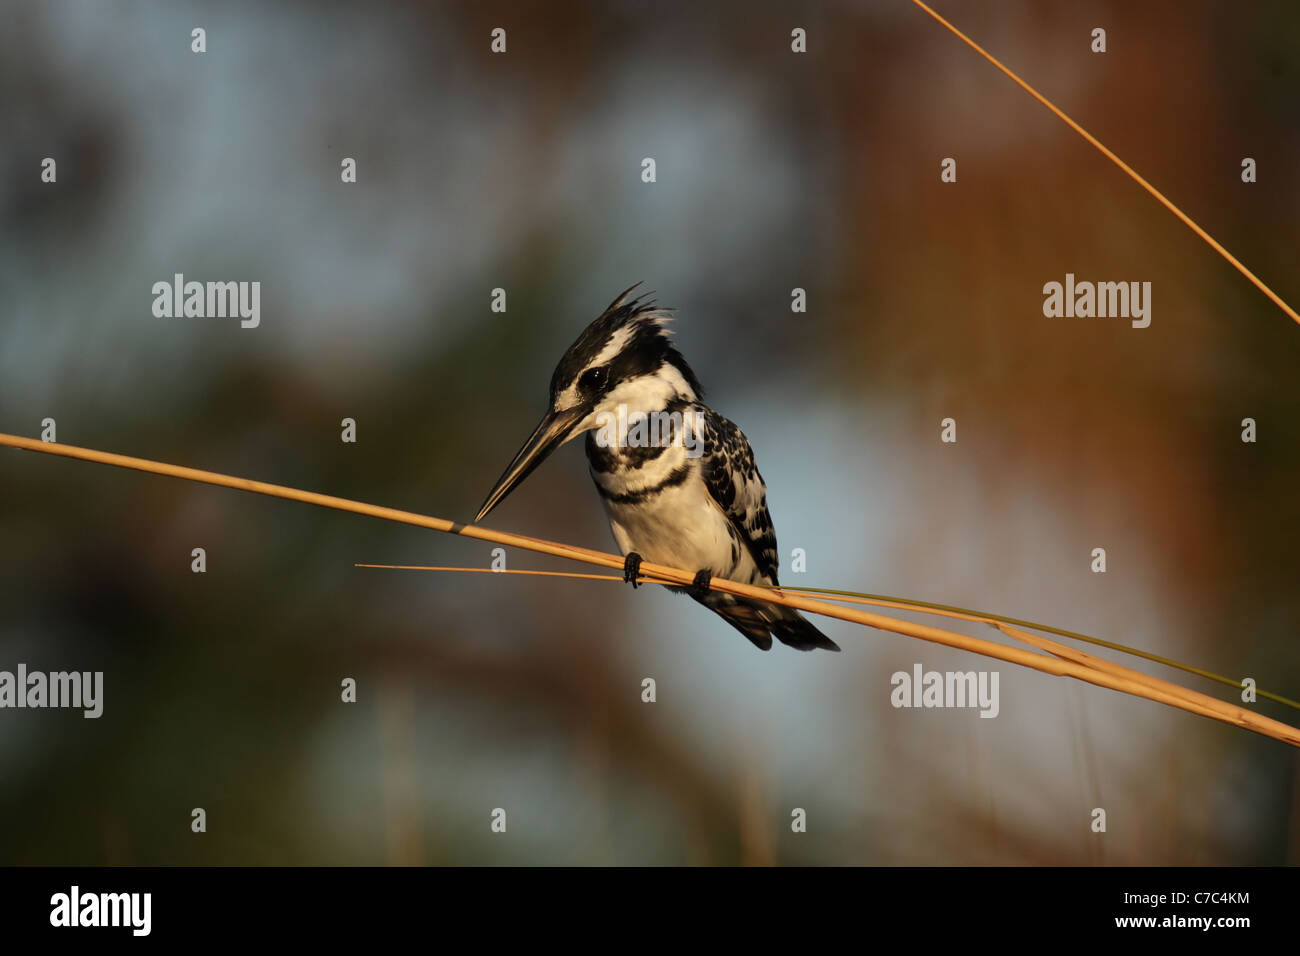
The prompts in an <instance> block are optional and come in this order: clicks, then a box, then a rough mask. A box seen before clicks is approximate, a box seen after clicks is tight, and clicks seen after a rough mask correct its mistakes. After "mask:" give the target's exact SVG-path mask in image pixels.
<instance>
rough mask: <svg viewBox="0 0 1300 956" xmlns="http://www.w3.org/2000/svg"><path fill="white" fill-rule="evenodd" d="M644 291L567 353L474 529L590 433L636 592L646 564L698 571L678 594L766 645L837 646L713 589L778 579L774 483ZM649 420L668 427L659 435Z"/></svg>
mask: <svg viewBox="0 0 1300 956" xmlns="http://www.w3.org/2000/svg"><path fill="white" fill-rule="evenodd" d="M635 288H636V286H633V287H632V288H631V289H628V290H626V291H625V292H623V294H622V295H620V296H619V297H618V298H617V299H615V300H614V301H613V302H612V303H610V305H609V307H608V308H607V309H605V311H604V312H603V313H602V314H601V315H600V317H599V318H597V319H596V321H594V322H592V323H591V325H589V326H587V329H586V331H584V332H583V333H582V335H580V336H578V340H577V341H576V342H574V343H573V344H572V345H571V346H569V348H568V350H567V351H566V352H565V353H564V356H563V357H562V358H561V359H560V364H559V365H557V366H556V368H555V373H554V374H553V375H552V376H551V390H550V401H549V407H548V408H547V411H546V415H545V416H544V417H543V418H542V420H541V422H540V423H539V424H538V426H537V427H536V428H535V429H534V430H533V433H532V435H530V436H529V438H528V440H527V441H526V442H524V446H523V448H521V449H520V450H519V453H518V454H517V455H515V457H514V459H513V460H512V461H511V462H510V464H509V465H508V466H507V467H506V470H505V472H504V473H503V474H502V475H501V478H500V479H499V480H498V481H497V483H496V486H495V487H494V488H493V489H492V491H491V492H490V493H489V494H488V496H487V499H486V500H485V501H484V502H483V507H482V508H481V509H479V513H478V517H477V518H475V519H474V520H475V522H478V521H482V520H483V518H484V517H486V516H487V514H488V512H490V511H491V510H492V509H493V508H495V507H496V506H497V505H498V504H500V503H501V502H502V501H503V500H504V499H505V497H506V496H507V495H508V494H510V492H511V491H513V490H514V489H515V488H516V487H517V486H518V485H519V484H520V483H521V482H522V481H523V480H524V479H525V478H527V477H528V476H529V475H530V474H532V471H533V469H534V468H536V467H537V466H538V465H539V464H541V463H542V462H543V461H544V460H545V459H546V458H547V456H548V455H550V454H551V452H553V451H554V450H555V449H556V448H559V447H560V446H561V445H563V444H564V443H565V442H567V441H569V440H570V439H572V438H576V437H577V436H578V435H580V434H583V433H584V432H585V433H586V435H587V442H586V444H587V461H588V463H589V465H590V469H591V477H592V479H593V480H594V481H595V483H596V490H597V491H598V492H600V496H601V499H602V500H603V501H604V504H605V512H606V514H607V516H608V518H609V524H610V528H611V529H612V530H613V532H614V540H615V541H616V542H617V543H618V547H619V550H620V551H622V553H623V554H624V555H625V556H626V560H625V562H624V566H623V577H624V579H625V580H627V581H629V582H631V584H632V585H633V586H634V587H635V586H636V585H637V583H638V582H637V572H638V568H639V566H640V564H641V561H642V559H643V558H644V559H646V560H649V561H651V562H654V563H656V564H664V565H668V566H669V567H674V568H687V569H699V571H698V573H697V574H696V576H695V581H694V584H693V585H692V587H690V588H689V589H683V588H677V587H670V590H674V591H681V590H686V591H688V593H690V594H691V596H692V597H694V598H695V600H697V601H699V602H700V603H701V604H703V605H705V606H706V607H708V608H711V609H712V610H714V611H716V612H717V613H718V614H720V615H721V616H722V617H724V618H725V619H726V620H727V623H729V624H731V625H732V626H733V627H735V628H736V630H738V631H740V633H742V634H744V635H745V637H747V638H749V640H751V641H752V642H753V643H754V644H756V645H757V646H758V647H760V648H762V649H763V650H768V649H769V648H771V646H772V638H773V637H775V638H776V639H777V640H778V641H780V642H781V643H783V644H788V645H789V646H791V647H795V648H798V649H799V650H801V651H809V650H812V649H814V648H818V647H822V648H825V649H827V650H831V651H838V650H839V647H838V646H837V645H836V644H835V642H834V641H832V640H831V639H830V638H828V637H826V635H824V634H822V633H821V631H819V630H817V628H815V627H813V625H812V624H811V623H809V622H808V621H807V620H805V619H804V618H803V616H801V615H800V614H799V612H798V611H795V610H793V609H791V608H787V607H784V606H782V605H779V604H771V603H767V602H761V601H750V600H746V599H744V598H738V597H735V596H733V595H730V594H724V593H722V592H720V591H712V590H709V587H708V582H709V579H710V577H711V576H713V575H717V576H719V577H723V578H727V579H729V580H732V581H741V582H744V583H746V584H759V585H763V584H771V585H775V584H776V583H777V577H776V572H777V563H778V561H777V549H776V532H775V531H774V530H773V528H772V519H771V518H770V517H768V513H767V495H766V487H765V485H764V484H763V476H762V475H760V474H759V473H758V468H757V467H756V466H755V464H754V453H753V451H752V450H751V449H750V447H749V442H748V441H747V440H746V438H745V436H744V434H743V433H742V432H741V430H740V429H739V428H737V427H736V426H735V425H733V424H732V423H731V422H729V421H728V420H727V419H725V418H723V417H722V416H721V415H719V414H718V413H717V412H715V411H714V410H713V409H711V408H709V407H708V406H707V405H705V404H704V403H703V402H702V401H700V398H701V396H702V394H703V389H702V388H701V387H700V382H699V379H697V378H696V377H695V373H694V372H692V371H691V368H690V366H689V365H687V364H686V360H685V359H684V358H682V354H681V353H680V352H678V351H677V349H676V348H674V347H673V345H672V343H671V341H670V340H669V337H668V329H667V323H668V321H669V319H670V317H671V316H670V314H669V311H668V310H665V309H660V308H656V307H655V305H654V302H653V300H644V297H638V298H633V299H629V298H628V296H629V295H630V294H631V292H632V289H635ZM648 421H650V422H661V423H662V422H668V423H670V425H668V426H665V427H666V431H661V432H659V433H658V434H657V438H656V437H654V436H655V435H656V429H655V428H653V427H651V428H647V427H646V425H647V422H648ZM679 422H680V423H681V424H678V423H679ZM647 432H649V433H650V435H649V437H648V436H647ZM647 439H648V440H647Z"/></svg>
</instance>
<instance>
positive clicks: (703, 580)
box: [691, 568, 713, 600]
mask: <svg viewBox="0 0 1300 956" xmlns="http://www.w3.org/2000/svg"><path fill="white" fill-rule="evenodd" d="M712 580H713V572H712V571H710V570H709V569H708V568H701V569H700V570H698V571H696V572H695V580H694V581H692V582H691V597H694V598H698V599H700V600H703V599H704V596H705V595H706V594H708V593H709V582H710V581H712Z"/></svg>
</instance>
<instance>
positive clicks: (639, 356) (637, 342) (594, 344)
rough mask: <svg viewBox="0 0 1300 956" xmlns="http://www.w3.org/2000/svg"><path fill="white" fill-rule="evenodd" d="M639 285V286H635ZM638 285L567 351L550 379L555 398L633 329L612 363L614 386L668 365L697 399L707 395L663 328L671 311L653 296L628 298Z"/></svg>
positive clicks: (614, 304)
mask: <svg viewBox="0 0 1300 956" xmlns="http://www.w3.org/2000/svg"><path fill="white" fill-rule="evenodd" d="M640 284H641V283H639V282H638V283H637V284H636V285H640ZM636 285H634V286H631V287H629V288H627V289H625V290H623V292H622V293H621V294H620V295H619V296H618V297H617V298H616V299H614V301H613V302H611V303H610V304H609V306H608V307H606V309H605V311H604V312H602V313H601V314H600V316H599V317H598V318H597V319H596V320H595V321H594V322H592V323H591V324H590V325H589V326H587V328H586V329H584V330H583V332H582V334H581V335H580V336H578V339H577V341H575V342H574V343H573V344H572V345H570V346H569V348H568V349H567V350H566V351H565V353H564V357H563V358H561V359H560V364H559V365H557V366H556V367H555V374H554V375H552V376H551V397H552V398H554V397H555V396H556V395H558V394H559V393H560V392H562V391H564V389H566V388H567V387H568V386H569V384H570V383H572V382H573V381H574V379H576V378H577V377H578V376H579V375H580V374H581V373H582V370H583V369H585V368H587V366H589V365H590V364H591V363H592V360H593V359H595V358H596V356H598V355H600V353H601V352H602V351H603V350H604V348H605V346H606V345H607V344H608V343H609V341H610V340H611V339H612V338H613V337H614V336H615V335H616V334H617V333H618V332H619V330H620V329H630V330H631V335H630V337H629V339H628V342H627V343H626V344H625V345H624V346H623V347H622V348H621V349H620V350H619V353H618V355H617V356H616V357H615V358H613V359H612V360H611V361H610V363H609V364H610V373H611V374H610V375H609V379H610V381H611V382H617V381H621V380H624V379H627V378H631V377H633V376H634V375H637V374H641V373H644V372H648V371H652V370H653V369H656V368H658V367H659V366H660V365H661V364H662V363H663V362H668V363H669V364H670V365H673V366H675V367H676V368H677V370H678V371H679V372H681V373H682V377H683V378H684V379H686V381H687V382H688V383H689V384H690V386H691V388H692V389H694V390H695V394H696V395H697V396H701V395H703V394H704V389H703V388H702V387H701V386H700V380H699V379H698V378H696V377H695V373H694V372H693V371H692V370H691V367H690V366H689V365H687V364H686V359H684V358H683V357H682V354H681V353H680V352H679V351H677V349H676V348H674V347H673V344H672V340H671V339H670V338H669V333H668V330H667V329H666V328H665V327H664V324H665V323H666V322H668V321H669V319H670V318H671V315H670V313H671V312H672V310H671V309H667V308H662V307H659V306H657V305H655V301H654V298H653V296H654V293H648V294H645V295H639V296H636V297H635V298H628V296H629V295H630V294H631V292H632V290H633V289H635V288H636Z"/></svg>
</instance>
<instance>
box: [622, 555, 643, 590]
mask: <svg viewBox="0 0 1300 956" xmlns="http://www.w3.org/2000/svg"><path fill="white" fill-rule="evenodd" d="M640 573H641V555H639V554H637V553H636V552H635V551H629V552H628V553H627V557H625V558H624V559H623V580H624V581H626V582H627V583H628V584H630V585H632V587H634V588H639V587H640V586H641V582H640V581H638V580H637V575H639V574H640Z"/></svg>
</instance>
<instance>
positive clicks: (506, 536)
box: [0, 434, 1300, 747]
mask: <svg viewBox="0 0 1300 956" xmlns="http://www.w3.org/2000/svg"><path fill="white" fill-rule="evenodd" d="M0 445H8V446H9V447H12V448H21V449H25V450H27V451H35V452H41V453H43V454H49V455H60V456H63V457H65V458H76V459H79V460H82V461H91V462H97V463H99V464H105V465H114V466H116V467H119V468H130V469H133V470H136V471H143V472H149V473H151V474H156V475H166V476H169V477H173V478H182V479H184V480H187V481H197V482H201V483H203V484H209V485H218V486H221V487H224V488H234V489H237V490H240V491H251V492H253V493H255V494H261V495H269V496H271V497H275V498H285V499H288V500H290V501H300V502H303V503H305V504H312V505H317V506H319V507H323V508H333V509H335V510H338V511H348V512H352V513H354V514H363V515H369V516H371V517H374V518H382V519H384V520H386V521H397V522H400V523H402V524H409V525H415V526H417V527H422V528H430V529H432V530H434V531H443V532H446V533H449V534H457V535H461V536H462V537H467V538H476V539H478V540H481V541H491V542H493V543H495V544H502V545H507V546H512V547H517V548H523V549H525V550H528V551H536V552H539V553H542V554H550V555H554V556H556V557H561V558H569V559H571V560H574V561H582V562H585V563H587V564H594V565H598V566H600V567H605V568H618V569H621V568H622V567H623V558H622V557H621V556H618V555H613V554H608V553H605V552H602V551H592V550H589V549H587V548H578V547H574V546H572V545H567V544H561V543H558V542H555V541H545V540H542V539H540V538H529V537H525V536H523V535H517V534H511V533H509V532H505V531H493V530H491V529H489V528H481V527H478V526H476V525H464V524H461V523H460V522H456V521H448V520H446V519H445V518H435V517H432V516H430V515H422V514H417V513H415V512H411V511H400V510H398V509H396V508H384V507H381V506H379V505H371V504H366V503H365V502H361V501H352V500H350V499H347V498H337V497H335V496H333V495H322V494H318V493H316V492H312V491H303V490H301V489H298V488H289V487H286V486H284V485H273V484H269V483H267V482H262V481H254V480H253V479H250V478H238V477H235V476H232V475H223V474H220V473H218V472H212V471H202V470H200V469H197V468H186V467H184V466H181V465H171V464H167V463H165V462H157V461H150V460H148V459H145V458H132V457H130V456H128V455H118V454H114V453H112V452H104V451H98V450H96V449H92V448H78V447H76V446H73V445H62V444H58V443H55V442H43V441H40V440H38V439H34V438H24V437H22V436H20V435H6V434H0ZM641 571H642V574H643V575H644V576H646V577H653V578H655V579H658V580H661V581H666V582H671V583H673V584H681V585H689V584H691V583H692V581H693V580H694V577H695V574H694V572H692V571H683V570H681V569H680V568H669V567H665V566H663V565H658V564H651V563H649V562H644V563H643V564H642V565H641ZM710 587H712V588H713V589H714V590H717V591H722V592H724V593H727V594H734V595H737V596H739V597H747V598H754V599H757V600H761V601H769V602H772V603H776V604H783V605H785V606H787V607H792V608H797V609H798V610H801V611H807V612H810V613H813V614H822V615H824V616H826V617H833V618H837V619H839V620H842V621H849V622H851V623H854V624H865V625H867V626H868V627H875V628H879V629H880V630H882V631H889V632H891V633H894V634H902V635H905V636H907V637H914V638H917V639H919V640H923V641H929V642H931V643H933V644H941V645H943V646H945V647H955V648H958V649H961V650H966V651H972V652H974V653H976V654H982V655H984V656H985V657H991V658H994V659H996V660H1001V661H1006V662H1007V663H1009V664H1019V665H1021V666H1023V667H1029V668H1032V669H1034V670H1037V671H1042V672H1044V673H1047V674H1054V675H1056V676H1058V677H1074V678H1076V679H1078V680H1081V681H1085V682H1086V683H1089V684H1095V685H1096V686H1098V687H1109V688H1110V689H1112V690H1118V691H1121V692H1123V693H1127V694H1132V695H1134V696H1137V697H1144V698H1146V699H1147V700H1154V701H1158V702H1160V703H1164V704H1168V705H1169V706H1171V707H1176V708H1178V709H1180V710H1186V711H1189V712H1190V713H1194V714H1200V715H1202V716H1204V717H1210V718H1212V719H1214V720H1218V721H1222V722H1224V723H1229V724H1233V725H1235V726H1238V727H1243V728H1245V729H1247V730H1252V731H1255V732H1256V733H1259V734H1263V735H1265V736H1267V737H1272V738H1274V739H1276V740H1280V741H1283V742H1284V743H1288V744H1290V745H1291V746H1293V747H1300V729H1298V728H1295V727H1292V726H1290V725H1288V724H1284V723H1282V722H1280V721H1277V720H1273V719H1271V718H1269V717H1264V716H1262V715H1260V714H1257V713H1255V712H1253V711H1249V710H1246V709H1245V708H1244V707H1238V706H1236V705H1235V704H1227V703H1224V702H1223V701H1220V700H1217V699H1215V698H1213V697H1209V696H1207V695H1205V694H1200V693H1197V692H1196V691H1191V690H1183V691H1182V693H1181V694H1173V693H1171V692H1170V691H1169V690H1168V688H1169V686H1170V685H1169V684H1168V682H1166V681H1159V680H1156V679H1155V678H1151V677H1149V676H1148V675H1146V674H1143V673H1141V672H1140V671H1135V670H1132V669H1131V668H1127V667H1123V666H1121V665H1119V664H1110V665H1109V666H1108V667H1107V668H1105V669H1100V668H1097V667H1094V666H1091V665H1088V664H1082V663H1078V662H1077V661H1076V660H1071V659H1068V658H1065V657H1052V656H1047V655H1045V654H1041V653H1033V652H1030V651H1026V650H1022V649H1021V648H1018V647H1008V646H1006V645H1003V644H998V643H995V642H993V641H987V640H984V639H982V638H977V637H970V636H969V635H966V634H957V633H955V632H952V631H945V630H941V629H940V628H937V627H931V626H929V625H926V624H917V623H914V622H911V621H901V620H897V619H896V618H891V617H886V616H884V615H882V614H873V613H870V612H868V611H861V610H858V609H856V608H849V607H840V606H839V605H836V604H831V603H829V602H827V601H822V600H816V599H813V598H807V597H802V596H799V595H797V594H790V593H786V592H783V591H776V590H770V589H768V588H761V587H754V586H753V585H748V584H740V583H739V582H736V581H728V580H726V579H724V578H713V579H712V581H711V582H710ZM1074 653H1076V654H1077V653H1081V652H1074ZM1085 656H1088V657H1091V655H1085Z"/></svg>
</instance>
